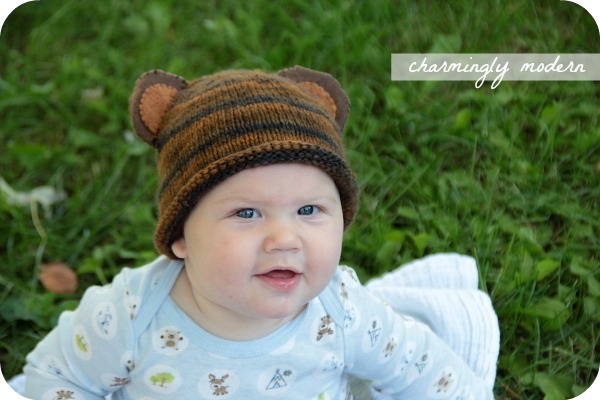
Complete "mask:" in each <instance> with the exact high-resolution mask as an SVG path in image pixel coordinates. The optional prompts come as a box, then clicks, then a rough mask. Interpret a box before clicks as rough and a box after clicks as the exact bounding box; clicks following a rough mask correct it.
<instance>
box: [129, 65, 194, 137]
mask: <svg viewBox="0 0 600 400" xmlns="http://www.w3.org/2000/svg"><path fill="white" fill-rule="evenodd" d="M187 85H188V82H187V81H186V80H185V79H183V78H182V77H180V76H177V75H174V74H170V73H168V72H164V71H160V70H154V71H149V72H146V73H145V74H143V75H142V76H141V77H140V78H139V79H138V81H137V83H136V84H135V89H134V90H133V93H132V95H131V97H130V98H129V113H130V114H131V122H132V124H133V130H134V131H135V133H136V134H137V135H138V136H139V137H141V138H142V139H143V140H144V141H145V142H146V143H148V144H150V145H151V146H153V147H156V146H157V143H158V138H157V136H156V134H157V133H158V131H159V129H160V127H161V125H162V119H163V116H164V115H165V113H166V112H167V110H168V109H169V107H170V106H171V104H172V103H173V100H174V99H175V96H176V95H177V93H179V91H180V90H181V89H183V88H185V87H186V86H187Z"/></svg>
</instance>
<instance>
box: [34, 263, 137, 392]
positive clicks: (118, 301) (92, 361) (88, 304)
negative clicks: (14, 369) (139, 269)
mask: <svg viewBox="0 0 600 400" xmlns="http://www.w3.org/2000/svg"><path fill="white" fill-rule="evenodd" d="M130 272H131V270H127V269H125V270H123V271H122V272H121V273H120V274H119V275H117V276H116V277H115V279H114V281H113V283H112V284H110V285H107V286H103V287H91V288H89V289H88V290H87V291H86V292H85V294H84V296H83V298H82V300H81V302H80V304H79V307H78V308H77V309H76V310H75V311H68V312H64V313H62V314H61V316H60V318H59V322H58V325H57V327H56V328H54V330H52V331H51V332H50V333H49V334H48V335H47V336H46V337H45V338H44V339H43V340H42V341H41V342H40V343H38V345H37V347H36V348H35V349H34V351H32V352H31V353H30V354H29V355H28V356H27V364H26V366H25V368H24V371H25V374H26V384H25V396H26V397H27V398H30V399H34V400H47V399H48V400H51V399H56V398H65V399H67V398H68V399H70V398H73V399H90V400H91V399H94V400H95V399H104V397H105V396H106V395H108V394H109V393H111V392H114V391H116V390H118V389H119V388H120V387H121V386H123V385H125V384H127V383H128V382H129V378H128V375H129V371H130V370H131V368H132V367H133V363H134V361H133V360H134V358H133V357H134V355H133V353H132V349H133V348H134V346H133V345H134V333H133V328H132V321H133V319H134V317H135V314H136V310H137V308H138V306H139V304H138V303H139V297H137V296H135V295H134V293H131V292H130V288H129V282H128V281H129V276H130V275H131V274H130Z"/></svg>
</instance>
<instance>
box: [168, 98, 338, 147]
mask: <svg viewBox="0 0 600 400" xmlns="http://www.w3.org/2000/svg"><path fill="white" fill-rule="evenodd" d="M257 104H265V105H266V104H273V105H274V104H282V105H287V106H291V107H295V108H298V109H301V110H306V111H309V112H312V113H315V114H318V115H320V116H321V117H324V118H326V119H327V120H328V121H329V122H330V123H331V124H332V125H333V126H334V127H336V131H337V123H336V122H335V121H334V120H333V119H331V117H330V116H329V115H328V114H327V113H326V112H325V111H323V110H321V109H319V108H317V107H314V106H311V105H309V104H306V103H300V102H297V101H294V100H292V99H285V98H281V97H274V96H255V97H251V98H244V99H239V100H234V101H230V102H226V103H223V104H219V105H215V106H212V107H208V108H206V109H205V110H203V111H201V112H197V113H196V114H193V116H191V117H190V118H189V119H186V120H184V121H183V122H182V123H181V124H178V125H175V126H173V127H172V128H169V129H168V130H166V131H165V132H164V133H163V136H162V137H161V138H160V140H159V142H158V150H159V151H160V150H161V149H162V148H163V147H164V146H166V145H167V143H168V142H169V141H170V140H171V139H173V137H174V136H176V135H177V134H178V133H179V132H181V131H183V130H186V129H187V128H189V127H190V126H191V125H193V124H195V123H196V122H198V121H200V120H202V119H204V118H207V117H208V116H210V115H212V114H215V113H218V112H223V111H226V110H231V109H235V108H239V107H246V106H251V105H257ZM176 107H177V108H179V107H178V106H176ZM174 109H175V107H174ZM338 135H339V134H338Z"/></svg>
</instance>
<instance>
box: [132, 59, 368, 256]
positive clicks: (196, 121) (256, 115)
mask: <svg viewBox="0 0 600 400" xmlns="http://www.w3.org/2000/svg"><path fill="white" fill-rule="evenodd" d="M163 78H164V79H163ZM148 80H150V81H151V82H150V83H148V82H147V81H148ZM170 82H171V83H170ZM165 85H166V86H165ZM315 86H316V87H317V88H315ZM130 106H131V111H132V119H133V123H134V129H135V130H136V133H138V135H139V136H140V137H142V138H143V139H144V140H145V141H147V142H148V143H150V144H151V145H153V146H154V147H155V148H156V149H157V150H158V174H159V191H158V199H159V222H158V225H157V228H156V232H155V236H154V241H155V245H156V247H157V249H158V250H159V251H160V252H161V253H162V254H165V255H167V256H169V257H171V258H176V256H175V255H174V254H173V253H172V251H171V244H172V243H173V242H174V241H176V240H177V239H179V238H180V237H181V235H182V233H183V225H184V223H185V220H186V219H187V217H188V215H189V214H190V212H191V211H192V209H193V208H194V206H195V205H196V204H197V202H198V200H199V199H200V197H201V196H202V195H203V194H204V193H206V192H207V191H208V190H210V189H212V188H213V187H215V186H216V185H217V184H219V183H220V182H222V181H223V180H225V179H227V178H228V177H230V176H232V175H234V174H235V173H237V172H240V171H242V170H245V169H247V168H252V167H257V166H261V165H269V164H273V163H281V162H298V163H305V164H310V165H313V166H315V167H318V168H320V169H322V170H323V171H324V172H326V173H327V174H328V175H329V176H331V178H332V179H333V181H334V182H335V184H336V186H337V188H338V191H339V193H340V198H341V202H342V211H343V214H344V226H345V228H347V227H348V226H349V225H350V223H351V222H352V220H353V219H354V216H355V214H356V211H357V207H358V189H357V185H356V181H355V178H354V174H353V172H352V170H351V169H350V166H349V165H348V163H347V161H346V159H345V155H344V147H343V141H342V135H341V132H342V129H343V124H344V123H345V119H346V116H347V109H348V100H347V97H346V95H345V93H344V92H343V90H342V89H341V87H340V86H339V83H338V82H337V81H336V80H335V79H334V78H332V77H331V76H330V75H327V74H323V73H320V72H316V71H311V70H308V69H305V68H301V67H296V68H292V69H288V70H284V71H281V72H280V73H276V74H267V73H264V72H262V71H245V70H241V71H224V72H219V73H216V74H213V75H208V76H205V77H202V78H199V79H197V80H195V81H192V82H187V81H185V80H183V79H182V78H180V77H175V76H174V75H171V74H167V73H164V72H162V71H152V72H150V73H147V74H145V75H143V76H142V77H141V78H140V80H138V84H137V85H136V90H135V91H134V94H133V95H132V98H131V105H130ZM293 184H294V182H290V185H293Z"/></svg>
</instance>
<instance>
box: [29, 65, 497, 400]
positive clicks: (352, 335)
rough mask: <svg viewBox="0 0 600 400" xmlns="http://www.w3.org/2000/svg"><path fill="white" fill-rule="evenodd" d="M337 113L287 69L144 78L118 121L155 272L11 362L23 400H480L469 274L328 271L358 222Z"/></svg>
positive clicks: (461, 263) (330, 90)
mask: <svg viewBox="0 0 600 400" xmlns="http://www.w3.org/2000/svg"><path fill="white" fill-rule="evenodd" d="M348 109H349V102H348V98H347V96H346V94H345V93H344V91H343V90H342V88H341V87H340V85H339V83H338V82H337V81H336V80H335V79H334V78H333V77H331V76H330V75H327V74H324V73H321V72H317V71H312V70H309V69H306V68H302V67H295V68H291V69H287V70H283V71H280V72H278V73H274V74H269V73H264V72H261V71H224V72H220V73H217V74H214V75H210V76H205V77H202V78H200V79H198V80H195V81H191V82H188V81H186V80H184V79H183V78H180V77H178V76H175V75H171V74H168V73H165V72H162V71H151V72H149V73H146V74H144V75H143V76H142V77H141V78H140V79H139V80H138V82H137V85H136V87H135V90H134V92H133V95H132V96H131V99H130V111H131V116H132V121H133V127H134V130H135V132H136V133H137V135H138V136H140V137H141V138H142V139H143V140H144V141H146V142H147V143H149V144H150V145H152V146H153V147H155V148H156V149H157V151H158V172H159V185H160V187H159V195H158V197H159V222H158V225H157V228H156V232H155V236H154V239H155V245H156V248H157V249H158V251H159V252H160V253H162V255H161V256H160V257H159V258H158V259H156V260H155V261H154V262H152V263H151V264H148V265H145V266H142V267H140V268H136V269H124V270H123V271H122V272H121V273H120V274H118V275H117V276H116V277H115V278H114V280H113V282H112V284H110V285H108V286H105V287H92V288H89V289H88V290H87V291H86V293H85V295H84V297H83V299H82V300H81V304H80V305H79V307H78V308H77V310H76V311H74V312H65V313H63V314H62V315H61V317H60V320H59V323H58V326H57V327H56V328H55V329H54V330H53V331H52V332H50V333H49V334H48V336H47V337H46V338H45V339H44V340H43V341H42V342H40V343H39V344H38V346H37V347H36V349H35V350H34V351H33V352H32V353H31V354H29V355H28V357H27V365H26V367H25V373H26V393H25V395H26V397H28V398H32V399H36V400H37V399H42V400H50V399H104V398H105V397H107V396H112V399H136V400H149V399H159V398H172V399H213V398H218V399H226V398H232V399H264V398H279V399H302V400H306V399H350V398H353V397H352V396H353V393H352V392H353V389H351V385H350V383H349V381H350V379H349V377H350V376H352V377H353V378H352V381H353V382H368V383H369V385H370V387H371V388H372V395H373V396H379V397H381V398H384V397H385V398H394V399H400V398H402V399H429V398H432V399H474V400H484V399H491V398H493V394H492V387H493V383H494V377H495V362H496V358H497V355H498V349H497V341H498V336H497V320H496V319H495V314H494V312H493V309H492V307H491V303H490V302H489V298H487V296H485V295H484V294H483V293H481V292H479V291H477V290H476V289H477V271H476V268H475V266H474V263H472V262H471V261H472V259H470V258H467V257H462V258H461V257H459V256H453V255H441V256H434V257H432V258H429V259H426V260H421V261H418V262H416V263H414V264H413V265H411V266H408V267H407V268H401V269H399V270H398V271H396V272H394V273H392V274H390V275H389V276H385V277H383V278H380V279H379V280H377V281H374V282H372V283H371V288H365V287H364V286H362V285H361V284H360V283H359V281H358V279H357V277H356V274H355V273H354V271H353V270H352V269H350V268H348V267H344V266H340V265H339V261H340V254H341V249H342V239H343V234H344V231H345V229H346V228H348V226H349V225H350V224H351V222H352V220H353V219H354V217H355V214H356V212H357V207H358V189H357V184H356V181H355V177H354V174H353V172H352V170H351V169H350V166H349V165H348V163H347V161H346V159H345V156H344V148H343V142H342V129H343V127H344V125H345V122H346V119H347V116H348ZM415 277H420V278H418V279H416V278H415ZM415 279H416V281H419V282H420V283H418V282H416V281H415ZM465 280H468V281H469V282H465ZM423 282H425V283H423ZM421 284H422V285H421ZM419 285H421V286H422V287H421V288H419ZM407 286H411V287H407ZM442 286H443V287H442ZM415 289H416V291H414V290H415ZM428 290H429V292H430V293H434V292H435V293H436V294H435V296H434V298H438V299H439V295H441V296H446V298H447V299H448V301H447V302H446V301H442V302H439V301H438V302H436V301H433V300H432V299H433V298H427V296H426V294H427V293H428ZM444 293H446V294H444ZM474 293H477V294H476V295H475V296H474V297H473V294H474ZM406 296H409V297H408V298H407V297H406ZM411 296H412V297H411ZM469 296H470V297H469ZM380 298H385V300H386V302H388V303H390V304H392V306H394V308H392V307H391V306H390V305H386V304H385V303H383V302H382V300H380ZM436 304H437V305H436ZM428 307H429V308H428ZM444 311H449V312H448V313H446V312H444ZM481 321H483V322H481ZM432 329H433V330H432ZM434 331H435V332H436V333H434ZM490 332H491V333H490ZM481 333H483V334H481ZM482 360H483V361H482Z"/></svg>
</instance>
